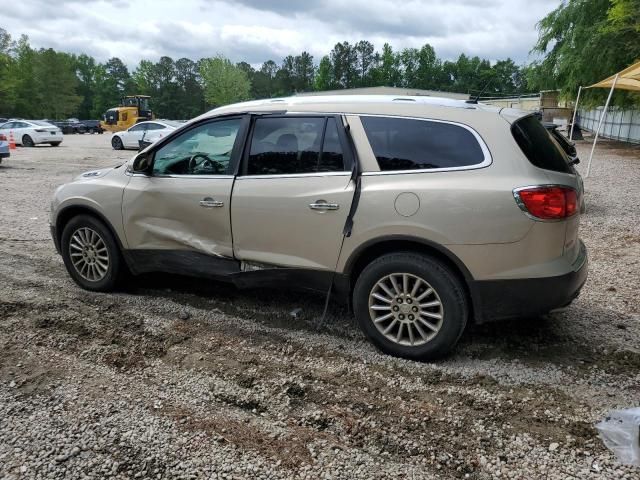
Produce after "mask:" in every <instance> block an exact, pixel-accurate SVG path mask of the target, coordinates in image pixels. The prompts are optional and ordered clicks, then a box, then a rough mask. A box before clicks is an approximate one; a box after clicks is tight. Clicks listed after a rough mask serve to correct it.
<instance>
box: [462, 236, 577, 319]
mask: <svg viewBox="0 0 640 480" xmlns="http://www.w3.org/2000/svg"><path fill="white" fill-rule="evenodd" d="M571 267H572V269H571V271H570V272H569V273H566V274H564V275H560V276H555V277H543V278H523V279H513V280H490V281H474V282H472V285H471V289H472V296H473V306H474V316H475V320H476V322H477V323H485V322H489V321H493V320H502V319H507V318H517V317H524V318H526V317H534V316H537V315H543V314H545V313H549V312H550V311H551V310H554V309H556V308H560V307H564V306H566V305H568V304H570V303H571V302H572V301H573V300H574V299H575V298H576V297H577V296H578V295H579V294H580V290H581V289H582V286H583V285H584V283H585V282H586V280H587V270H588V259H587V249H586V247H585V246H584V243H582V241H581V242H580V253H579V255H578V258H577V259H576V261H575V262H574V263H573V265H572V266H571Z"/></svg>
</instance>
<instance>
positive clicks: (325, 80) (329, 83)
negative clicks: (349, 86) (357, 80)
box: [313, 55, 334, 91]
mask: <svg viewBox="0 0 640 480" xmlns="http://www.w3.org/2000/svg"><path fill="white" fill-rule="evenodd" d="M333 78H334V77H333V65H332V64H331V58H329V56H328V55H325V56H324V57H322V59H321V60H320V65H319V66H318V73H317V74H316V78H315V80H314V85H313V87H314V89H315V90H317V91H322V90H331V89H333V88H334V83H333Z"/></svg>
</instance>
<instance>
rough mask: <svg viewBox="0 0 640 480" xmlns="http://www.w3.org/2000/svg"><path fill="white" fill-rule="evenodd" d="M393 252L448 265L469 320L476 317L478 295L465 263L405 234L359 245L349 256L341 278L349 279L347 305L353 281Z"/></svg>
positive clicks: (430, 243) (450, 253)
mask: <svg viewBox="0 0 640 480" xmlns="http://www.w3.org/2000/svg"><path fill="white" fill-rule="evenodd" d="M392 252H415V253H421V254H426V255H429V256H431V257H434V258H435V259H437V260H440V261H441V262H443V263H444V264H445V265H447V266H448V267H449V268H450V269H451V270H452V272H453V273H454V274H455V275H456V276H457V277H458V279H459V280H460V281H461V283H462V285H463V287H464V289H465V293H466V295H467V299H468V300H469V306H470V309H471V312H470V318H475V313H476V311H477V310H476V308H475V307H476V301H477V295H476V294H475V291H474V279H473V275H471V272H470V271H469V269H468V268H467V267H466V266H465V265H464V263H463V262H462V261H461V260H460V259H459V258H458V257H457V256H456V255H455V254H454V253H453V252H451V251H450V250H449V249H448V248H446V247H444V246H442V245H440V244H437V243H435V242H431V241H429V240H425V239H422V238H417V237H411V236H405V235H390V236H384V237H379V238H375V239H372V240H369V241H367V242H365V243H364V244H362V245H360V247H358V248H357V249H356V250H355V251H354V252H352V253H351V256H350V257H349V258H348V260H347V261H346V263H345V267H344V270H343V274H344V276H345V277H346V278H347V279H348V292H345V293H346V294H347V295H348V299H349V303H351V292H352V291H353V287H354V285H355V282H356V280H357V279H358V277H359V275H360V273H362V271H363V270H364V268H365V267H366V266H367V265H368V264H369V263H371V262H372V261H373V260H375V259H376V258H379V257H380V256H382V255H384V254H387V253H392Z"/></svg>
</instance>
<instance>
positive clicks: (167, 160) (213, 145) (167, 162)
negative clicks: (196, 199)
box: [152, 118, 242, 175]
mask: <svg viewBox="0 0 640 480" xmlns="http://www.w3.org/2000/svg"><path fill="white" fill-rule="evenodd" d="M241 123H242V119H239V118H234V119H230V120H219V121H216V122H211V123H205V124H203V125H199V126H197V127H195V128H192V129H190V130H187V131H186V132H184V133H183V134H182V135H180V136H178V137H176V138H174V139H173V140H171V141H170V142H169V143H167V144H166V145H164V146H163V147H162V148H160V149H159V150H158V151H157V152H156V153H155V157H154V163H153V171H152V172H153V175H224V174H226V173H227V172H228V169H229V162H230V161H231V154H232V151H233V146H234V144H235V141H236V137H237V136H238V130H239V129H240V125H241Z"/></svg>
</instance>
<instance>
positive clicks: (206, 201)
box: [200, 197, 224, 208]
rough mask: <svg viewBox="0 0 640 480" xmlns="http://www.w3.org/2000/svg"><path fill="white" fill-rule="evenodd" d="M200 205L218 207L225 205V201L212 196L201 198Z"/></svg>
mask: <svg viewBox="0 0 640 480" xmlns="http://www.w3.org/2000/svg"><path fill="white" fill-rule="evenodd" d="M200 206H201V207H204V208H216V207H222V206H224V203H223V202H221V201H220V200H214V199H213V198H211V197H206V198H203V199H202V200H200Z"/></svg>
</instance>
